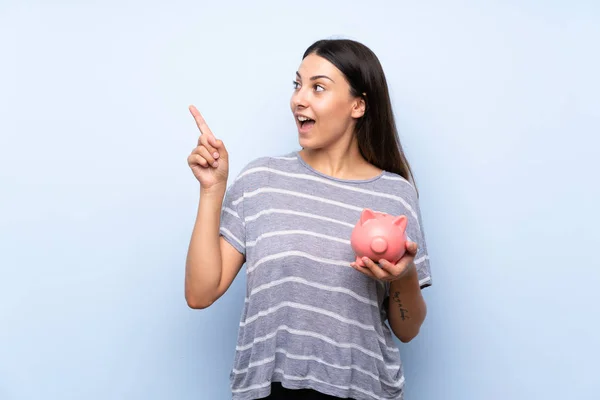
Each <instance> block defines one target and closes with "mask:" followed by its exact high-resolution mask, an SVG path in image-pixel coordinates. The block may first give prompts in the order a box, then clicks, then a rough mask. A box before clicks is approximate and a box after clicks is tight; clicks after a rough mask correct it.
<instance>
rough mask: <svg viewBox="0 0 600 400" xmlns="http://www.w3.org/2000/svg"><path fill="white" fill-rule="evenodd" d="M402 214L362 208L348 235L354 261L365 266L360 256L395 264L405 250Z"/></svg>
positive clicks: (405, 219) (405, 221)
mask: <svg viewBox="0 0 600 400" xmlns="http://www.w3.org/2000/svg"><path fill="white" fill-rule="evenodd" d="M407 222H408V219H407V218H406V216H404V215H400V216H394V215H390V214H385V213H380V212H376V211H372V210H370V209H368V208H366V209H364V210H363V211H362V213H361V214H360V220H359V221H358V222H357V223H356V225H355V226H354V229H353V230H352V234H351V236H350V245H351V246H352V249H353V250H354V253H355V254H356V263H357V264H358V265H360V266H362V267H364V266H365V264H364V262H363V261H362V259H361V258H362V257H365V256H366V257H369V258H370V259H371V260H373V261H374V262H376V263H377V262H378V261H379V260H381V259H384V260H387V261H389V262H391V263H393V264H396V263H397V262H398V260H400V258H401V257H402V256H403V255H404V253H405V252H406V224H407Z"/></svg>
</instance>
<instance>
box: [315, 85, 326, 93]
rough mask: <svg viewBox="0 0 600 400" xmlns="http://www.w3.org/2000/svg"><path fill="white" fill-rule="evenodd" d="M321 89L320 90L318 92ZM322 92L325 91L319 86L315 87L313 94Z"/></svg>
mask: <svg viewBox="0 0 600 400" xmlns="http://www.w3.org/2000/svg"><path fill="white" fill-rule="evenodd" d="M318 89H321V90H318ZM323 90H325V88H324V87H323V86H321V85H315V92H322V91H323Z"/></svg>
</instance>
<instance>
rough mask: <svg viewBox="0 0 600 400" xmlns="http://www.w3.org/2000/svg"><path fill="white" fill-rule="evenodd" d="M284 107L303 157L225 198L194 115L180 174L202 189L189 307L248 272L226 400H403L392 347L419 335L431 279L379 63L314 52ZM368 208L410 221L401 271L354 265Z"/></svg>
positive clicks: (340, 47) (324, 43)
mask: <svg viewBox="0 0 600 400" xmlns="http://www.w3.org/2000/svg"><path fill="white" fill-rule="evenodd" d="M290 105H291V111H292V114H293V116H294V119H295V121H296V125H297V128H298V139H299V144H300V147H301V148H302V149H301V150H298V151H292V152H290V153H288V154H284V155H281V156H278V157H275V156H269V157H267V156H265V157H260V158H257V159H254V160H253V161H251V162H250V163H248V164H247V165H246V166H245V167H244V168H243V169H242V171H241V172H240V174H239V175H238V176H237V177H236V179H235V180H234V181H233V182H232V184H231V185H230V186H229V188H227V179H228V160H229V154H228V152H227V150H226V148H225V145H224V143H223V142H222V141H221V140H219V139H217V138H216V137H215V136H214V134H213V133H212V132H211V130H210V129H209V127H208V126H207V125H206V122H205V121H204V119H203V118H202V116H201V115H200V113H199V112H198V111H197V110H196V109H195V108H194V107H193V106H190V111H191V113H192V115H193V116H194V118H195V120H196V122H197V125H198V128H199V129H200V131H201V135H200V139H199V140H198V146H197V147H196V148H195V149H194V150H193V151H192V153H191V154H190V156H189V157H188V163H189V166H190V167H191V169H192V171H193V173H194V175H195V177H196V178H197V179H198V181H199V182H200V185H201V189H200V204H199V207H198V214H197V219H196V223H195V226H194V230H193V233H192V237H191V242H190V246H189V252H188V257H187V265H186V280H185V294H186V299H187V302H188V304H189V306H190V307H192V308H205V307H208V306H210V305H211V304H212V303H213V302H215V301H216V300H217V299H218V298H219V297H220V296H222V295H223V293H225V291H226V290H227V289H228V288H229V286H230V285H231V283H232V281H233V279H234V278H235V277H236V275H237V274H238V272H239V271H240V269H241V267H242V265H243V264H245V265H246V277H247V292H246V299H245V305H244V309H243V313H242V316H241V321H240V328H239V333H238V340H237V346H236V354H235V359H234V365H233V368H232V371H231V375H230V378H231V388H232V394H233V399H239V400H242V399H244V400H248V399H259V398H269V399H332V398H352V399H369V400H371V399H402V397H403V386H404V375H403V368H402V364H401V361H400V355H399V351H398V348H397V346H396V345H395V342H394V341H393V338H392V335H395V336H396V337H397V338H399V339H400V340H401V341H402V342H408V341H410V340H411V339H413V338H414V337H415V336H416V335H417V333H418V332H419V329H420V327H421V324H422V323H423V320H424V319H425V314H426V305H425V302H424V300H423V297H422V295H421V289H422V288H424V287H426V286H429V285H430V284H431V276H430V268H429V258H428V256H427V247H426V243H425V238H424V234H423V228H422V226H421V224H422V221H421V214H420V209H419V204H418V195H417V191H416V189H415V187H414V186H413V183H414V180H413V179H412V173H411V170H410V167H409V164H408V162H407V160H406V157H405V156H404V153H403V151H402V146H401V145H400V142H399V139H398V134H397V131H396V126H395V122H394V117H393V114H392V108H391V105H390V98H389V93H388V88H387V83H386V78H385V75H384V73H383V70H382V67H381V65H380V63H379V60H378V59H377V57H376V56H375V54H373V52H372V51H371V50H369V49H368V48H367V47H365V46H364V45H362V44H360V43H357V42H355V41H351V40H321V41H318V42H316V43H314V44H313V45H311V46H310V47H309V48H308V49H307V50H306V52H305V54H304V56H303V58H302V62H301V64H300V67H299V69H298V71H297V72H296V74H295V79H294V82H293V94H292V97H291V102H290ZM411 182H412V183H411ZM367 208H368V209H371V210H374V211H379V212H385V213H388V214H392V215H406V217H407V218H408V224H407V229H406V233H407V236H408V239H409V240H408V242H407V245H406V250H407V251H406V253H405V255H404V256H403V257H402V259H401V260H400V261H398V262H397V263H396V264H392V263H390V262H388V261H386V260H370V259H364V260H363V262H364V266H363V265H358V264H357V263H356V255H355V254H354V252H353V250H352V247H351V245H350V236H351V232H352V229H353V227H354V226H355V224H356V223H357V222H358V221H359V219H360V217H361V213H362V212H363V210H365V209H367ZM359 264H362V263H359ZM386 321H387V324H386ZM388 324H389V326H388Z"/></svg>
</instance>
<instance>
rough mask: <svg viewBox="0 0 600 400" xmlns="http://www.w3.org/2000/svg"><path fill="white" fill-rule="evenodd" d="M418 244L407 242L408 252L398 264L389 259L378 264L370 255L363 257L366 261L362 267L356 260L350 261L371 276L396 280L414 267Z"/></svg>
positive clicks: (354, 266)
mask: <svg viewBox="0 0 600 400" xmlns="http://www.w3.org/2000/svg"><path fill="white" fill-rule="evenodd" d="M417 250H418V246H417V244H416V243H415V242H408V241H407V242H406V252H405V253H404V255H403V256H402V258H400V260H398V262H397V263H396V264H392V263H391V262H389V261H387V260H383V259H382V260H379V264H380V265H377V264H376V263H375V262H374V261H373V260H371V259H370V258H368V257H363V258H362V260H363V262H364V263H365V266H364V267H361V266H360V265H358V264H357V263H356V262H352V263H350V265H351V266H352V268H354V269H355V270H357V271H360V272H362V273H363V274H365V275H367V276H370V277H371V278H373V279H379V280H381V281H387V282H391V281H395V280H396V279H401V278H403V277H404V276H405V275H406V274H407V272H408V271H410V269H411V268H412V267H414V260H415V256H416V255H417Z"/></svg>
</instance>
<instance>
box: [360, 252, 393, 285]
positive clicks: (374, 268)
mask: <svg viewBox="0 0 600 400" xmlns="http://www.w3.org/2000/svg"><path fill="white" fill-rule="evenodd" d="M362 260H363V262H364V263H365V265H366V267H367V268H369V270H370V271H371V272H372V273H373V275H375V277H376V278H377V279H381V280H386V279H389V278H390V274H388V273H387V272H386V271H385V270H383V269H382V268H381V267H380V266H379V265H377V264H375V262H373V260H371V259H370V258H368V257H363V258H362Z"/></svg>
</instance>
